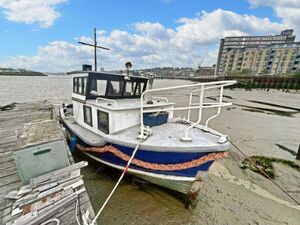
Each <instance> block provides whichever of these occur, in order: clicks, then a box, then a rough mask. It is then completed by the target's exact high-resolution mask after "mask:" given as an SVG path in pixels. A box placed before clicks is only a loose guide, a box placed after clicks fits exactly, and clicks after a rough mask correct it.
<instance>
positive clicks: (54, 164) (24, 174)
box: [15, 140, 70, 184]
mask: <svg viewBox="0 0 300 225" xmlns="http://www.w3.org/2000/svg"><path fill="white" fill-rule="evenodd" d="M67 151H68V149H67V146H66V145H65V143H64V142H63V141H62V140H60V141H53V142H49V143H45V144H41V145H38V146H33V147H28V148H25V149H22V150H19V151H17V152H16V153H15V161H16V167H17V170H18V174H19V176H20V178H21V180H22V182H23V183H24V184H27V183H29V181H30V179H31V178H33V177H37V176H40V175H43V174H45V173H49V172H51V171H54V170H57V169H61V168H63V167H66V166H68V165H69V164H70V163H69V160H68V156H67Z"/></svg>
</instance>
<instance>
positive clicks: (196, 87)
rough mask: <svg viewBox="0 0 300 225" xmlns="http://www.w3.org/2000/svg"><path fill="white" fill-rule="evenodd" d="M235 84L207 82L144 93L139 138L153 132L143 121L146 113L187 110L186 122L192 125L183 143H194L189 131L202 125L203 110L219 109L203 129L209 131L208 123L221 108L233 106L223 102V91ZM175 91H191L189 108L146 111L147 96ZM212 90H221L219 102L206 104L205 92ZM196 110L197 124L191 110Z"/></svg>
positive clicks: (151, 90)
mask: <svg viewBox="0 0 300 225" xmlns="http://www.w3.org/2000/svg"><path fill="white" fill-rule="evenodd" d="M235 83H236V81H231V80H229V81H215V82H206V83H198V84H191V85H182V86H176V87H166V88H159V89H150V90H146V91H144V92H143V93H142V95H141V100H140V101H141V109H140V113H141V115H140V116H141V130H140V135H139V138H143V137H144V136H145V133H147V132H148V133H149V132H151V130H150V128H149V127H146V126H145V125H144V119H143V115H144V113H154V112H161V111H173V112H174V111H181V110H187V119H186V122H188V123H189V124H191V125H190V126H189V127H187V128H186V129H185V131H184V136H183V137H181V140H182V141H192V139H191V137H190V136H189V130H190V129H192V128H193V127H195V126H197V125H198V124H200V123H201V120H202V111H203V109H206V108H218V110H217V113H216V114H215V115H213V116H211V117H210V118H208V119H207V120H206V121H205V125H204V128H203V129H204V130H205V129H206V130H208V123H209V122H210V121H211V120H212V119H214V118H216V117H217V116H218V115H219V114H220V112H221V108H222V107H225V106H230V105H232V104H231V103H229V102H223V91H224V87H226V86H230V85H233V84H235ZM175 89H184V90H187V89H190V94H189V103H188V106H186V107H174V108H166V109H161V108H157V109H145V106H144V105H145V101H144V98H145V95H146V94H149V93H150V95H152V93H153V92H163V91H168V90H175ZM211 89H219V90H220V95H219V101H218V102H215V103H211V102H204V92H205V90H211ZM195 93H199V99H198V101H197V103H195V102H194V101H193V98H195V97H198V96H194V95H195ZM164 99H165V98H164ZM166 102H168V101H167V100H166ZM196 109H198V118H197V121H196V122H192V121H191V110H196Z"/></svg>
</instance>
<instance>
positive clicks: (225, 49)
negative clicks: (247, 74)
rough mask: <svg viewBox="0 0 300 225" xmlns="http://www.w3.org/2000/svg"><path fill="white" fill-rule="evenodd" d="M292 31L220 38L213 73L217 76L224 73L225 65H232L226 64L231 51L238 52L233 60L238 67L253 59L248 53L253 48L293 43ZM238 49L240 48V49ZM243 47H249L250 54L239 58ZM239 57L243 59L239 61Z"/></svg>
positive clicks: (249, 62)
mask: <svg viewBox="0 0 300 225" xmlns="http://www.w3.org/2000/svg"><path fill="white" fill-rule="evenodd" d="M293 32H294V31H293V30H284V31H282V32H281V34H280V35H269V36H240V37H226V38H223V39H221V41H220V48H219V54H218V61H217V66H216V71H215V74H216V75H218V76H224V75H226V66H229V67H231V66H233V65H231V66H230V65H227V61H228V57H229V56H230V55H231V57H233V56H232V53H233V52H235V51H237V52H238V54H239V55H238V56H237V57H238V58H236V59H235V62H236V64H237V65H236V66H237V67H240V68H243V67H247V65H248V64H251V60H252V61H255V58H254V57H253V54H254V53H250V52H251V51H252V50H253V48H254V49H256V48H264V47H267V46H270V45H276V44H279V45H280V44H292V43H294V41H295V38H296V36H295V35H293ZM239 49H241V51H240V50H239ZM245 49H249V50H247V52H249V53H248V54H250V55H249V57H243V58H241V57H242V56H243V54H242V52H243V51H244V50H245ZM251 49H252V50H251ZM229 52H231V54H229ZM252 52H253V51H252ZM254 52H255V50H254ZM247 56H248V55H247ZM241 59H243V60H242V61H241Z"/></svg>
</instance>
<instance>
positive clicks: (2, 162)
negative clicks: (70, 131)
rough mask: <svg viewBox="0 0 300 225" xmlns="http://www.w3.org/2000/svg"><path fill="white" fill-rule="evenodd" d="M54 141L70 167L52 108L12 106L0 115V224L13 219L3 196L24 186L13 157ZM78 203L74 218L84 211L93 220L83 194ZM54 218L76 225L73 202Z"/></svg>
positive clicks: (36, 104) (42, 104) (39, 104)
mask: <svg viewBox="0 0 300 225" xmlns="http://www.w3.org/2000/svg"><path fill="white" fill-rule="evenodd" d="M54 141H56V142H57V141H62V142H63V143H64V145H65V148H64V149H62V151H67V153H66V154H67V157H68V160H69V163H70V164H74V161H73V158H72V155H71V154H70V152H69V151H68V146H67V144H66V142H65V140H64V136H63V133H62V131H61V129H60V126H59V124H58V122H57V120H56V119H55V112H54V110H53V107H52V106H51V105H50V104H49V103H48V102H34V103H26V104H25V103H22V104H16V105H15V107H14V108H11V109H7V110H5V111H0V224H12V222H13V221H14V220H15V219H16V216H13V215H12V211H13V208H14V207H13V205H14V201H13V200H11V199H7V198H6V196H7V194H8V193H10V192H12V191H14V190H16V191H17V190H19V189H20V188H21V187H22V186H23V185H24V184H23V183H22V182H21V179H20V177H19V175H18V172H17V168H16V163H15V153H16V152H17V151H18V150H20V149H23V148H26V147H29V146H37V145H40V144H44V143H49V142H54ZM80 180H81V181H82V179H81V178H80ZM81 186H82V185H81ZM79 202H80V204H79V210H78V211H79V215H78V216H79V217H80V216H81V213H83V212H84V211H83V210H86V209H88V210H89V212H91V214H92V215H91V216H92V217H93V214H94V212H93V209H92V206H91V203H90V200H89V197H88V195H87V193H86V192H82V193H81V194H79ZM54 217H56V218H58V219H59V220H60V224H68V225H69V224H77V222H76V218H75V202H73V203H72V204H69V205H67V206H66V207H65V208H64V209H63V210H59V211H57V212H56V214H55V216H54ZM26 224H27V223H26ZM28 224H29V223H28Z"/></svg>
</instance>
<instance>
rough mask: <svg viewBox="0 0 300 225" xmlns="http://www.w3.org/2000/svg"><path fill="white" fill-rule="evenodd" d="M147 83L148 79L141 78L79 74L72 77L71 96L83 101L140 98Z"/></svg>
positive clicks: (92, 73) (104, 74)
mask: <svg viewBox="0 0 300 225" xmlns="http://www.w3.org/2000/svg"><path fill="white" fill-rule="evenodd" d="M147 81H148V79H147V78H143V77H134V76H126V75H116V74H108V73H95V72H89V73H80V74H76V75H74V76H73V94H75V96H77V95H81V96H85V98H84V100H88V99H97V98H107V99H124V98H140V97H141V94H142V93H143V92H144V91H145V90H146V88H147ZM77 97H78V96H77ZM80 99H82V98H81V97H80Z"/></svg>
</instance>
